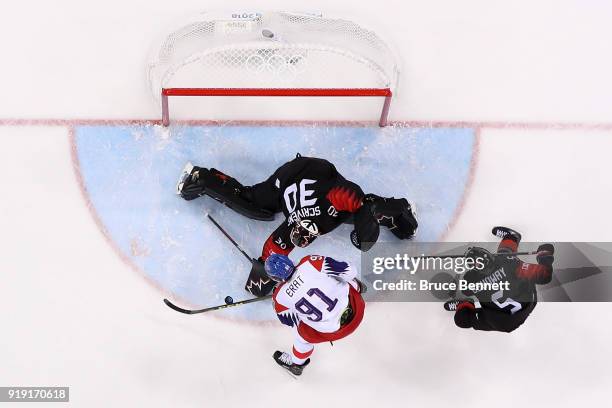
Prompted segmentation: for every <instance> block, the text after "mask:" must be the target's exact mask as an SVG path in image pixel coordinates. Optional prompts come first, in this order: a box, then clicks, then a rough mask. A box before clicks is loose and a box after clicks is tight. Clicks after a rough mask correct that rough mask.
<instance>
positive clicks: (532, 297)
mask: <svg viewBox="0 0 612 408" xmlns="http://www.w3.org/2000/svg"><path fill="white" fill-rule="evenodd" d="M492 232H493V234H495V235H496V236H498V237H500V238H502V241H501V242H500V244H499V247H498V254H491V253H490V252H489V251H487V250H486V249H483V248H470V249H469V250H468V251H467V253H466V258H473V259H477V258H481V259H482V260H484V261H483V262H482V264H483V265H484V266H483V267H482V268H481V269H476V268H475V269H472V270H470V271H468V272H466V273H465V275H464V276H463V277H462V279H464V280H465V281H467V282H468V283H478V282H487V283H495V282H508V286H509V289H508V290H497V291H494V290H490V291H489V290H482V291H478V292H475V291H463V295H464V296H465V298H463V299H455V300H451V301H448V302H446V303H445V304H444V308H445V309H446V310H449V311H454V312H455V324H456V325H457V326H458V327H461V328H465V329H468V328H473V329H475V330H485V331H500V332H506V333H510V332H512V331H514V330H516V329H517V328H518V327H519V326H521V325H522V324H523V323H524V322H525V320H526V319H527V317H529V315H530V314H531V312H532V311H533V309H534V308H535V306H536V304H537V300H538V298H537V291H536V285H543V284H547V283H549V282H550V281H551V279H552V273H553V267H552V264H553V261H554V257H553V255H554V252H555V248H554V247H553V245H552V244H543V245H540V246H539V248H538V254H537V262H538V263H537V264H531V263H526V262H523V261H521V260H520V259H518V258H517V257H516V256H512V255H500V254H499V253H508V254H510V253H513V252H517V249H518V245H519V242H520V240H521V234H519V233H518V232H516V231H514V230H512V229H510V228H507V227H495V228H493V231H492Z"/></svg>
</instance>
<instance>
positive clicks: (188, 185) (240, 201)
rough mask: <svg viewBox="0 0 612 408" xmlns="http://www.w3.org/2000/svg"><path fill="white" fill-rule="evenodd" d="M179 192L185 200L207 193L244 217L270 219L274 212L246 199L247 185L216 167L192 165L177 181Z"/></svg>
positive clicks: (272, 217)
mask: <svg viewBox="0 0 612 408" xmlns="http://www.w3.org/2000/svg"><path fill="white" fill-rule="evenodd" d="M179 186H180V188H179V194H180V196H181V197H183V198H184V199H185V200H193V199H194V198H197V197H201V196H203V195H207V196H209V197H212V198H214V199H215V200H217V201H219V202H221V203H223V204H225V205H226V206H228V207H229V208H231V209H232V210H234V211H236V212H237V213H239V214H241V215H244V216H245V217H248V218H252V219H255V220H261V221H271V220H273V219H274V214H273V213H272V212H270V211H267V210H265V209H262V208H260V207H259V206H257V205H255V204H253V203H252V202H251V201H249V200H248V187H244V186H243V185H242V184H240V183H239V182H238V181H237V180H236V179H235V178H233V177H230V176H228V175H226V174H224V173H222V172H220V171H219V170H217V169H214V168H211V169H210V170H209V169H206V168H203V167H197V166H194V167H193V168H192V170H191V172H190V174H189V175H187V176H185V177H183V179H182V181H181V183H179Z"/></svg>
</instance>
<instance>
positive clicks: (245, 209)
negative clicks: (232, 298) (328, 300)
mask: <svg viewBox="0 0 612 408" xmlns="http://www.w3.org/2000/svg"><path fill="white" fill-rule="evenodd" d="M177 194H179V195H180V196H181V197H182V198H184V199H185V200H193V199H195V198H197V197H201V196H203V195H208V196H210V197H212V198H214V199H216V200H218V201H220V202H222V203H224V204H225V205H227V206H228V207H230V208H232V209H233V210H234V211H236V212H238V213H240V214H242V215H244V216H246V217H249V218H252V219H256V220H264V221H270V220H273V219H274V214H275V213H279V212H282V213H283V214H284V216H285V217H286V219H285V221H283V222H282V223H281V225H279V226H278V228H277V229H276V230H275V231H274V232H273V233H272V234H271V235H270V237H268V239H267V240H266V241H265V243H264V245H263V249H262V253H261V257H259V259H256V260H255V259H254V260H253V268H252V269H251V273H250V275H249V278H248V280H247V284H246V287H245V289H246V290H247V291H249V292H251V293H252V294H254V295H256V296H264V295H266V294H268V293H269V292H270V291H271V290H272V288H273V287H274V282H273V281H271V280H270V279H268V277H267V275H266V273H265V271H264V268H263V262H264V261H265V260H266V258H267V257H268V256H270V254H272V253H277V254H282V255H287V254H289V253H290V252H291V250H293V249H294V248H295V247H296V246H298V247H306V246H308V245H309V244H310V243H311V242H312V241H314V240H315V239H316V238H317V237H318V236H320V235H324V234H327V233H328V232H331V231H333V230H334V229H335V228H336V227H338V226H339V225H340V224H342V223H344V222H352V223H353V224H354V226H355V228H354V230H353V231H352V232H351V236H350V239H351V242H352V243H353V245H355V246H356V247H357V248H359V249H361V250H362V251H367V250H369V249H370V248H371V247H372V245H373V244H374V243H375V242H376V240H377V239H378V235H379V228H380V225H383V226H385V227H387V228H389V229H390V231H391V232H392V233H393V234H394V235H395V236H397V237H398V238H400V239H409V238H412V236H413V235H414V234H415V232H416V229H417V226H418V223H417V220H416V215H415V212H414V207H413V205H411V204H410V203H409V202H408V201H407V200H406V199H405V198H400V199H396V198H384V197H380V196H377V195H374V194H364V192H363V191H362V190H361V188H360V187H359V186H358V185H357V184H355V183H353V182H352V181H349V180H347V179H345V178H344V177H343V176H342V175H341V174H340V173H339V172H338V170H336V167H335V166H334V165H333V164H332V163H330V162H329V161H327V160H324V159H319V158H314V157H302V156H300V155H299V154H298V155H297V156H296V157H295V159H293V160H291V161H289V162H287V163H285V164H283V165H282V166H281V167H279V168H278V169H276V171H275V172H274V173H273V174H272V175H271V176H270V177H269V178H268V179H267V180H265V181H263V182H261V183H258V184H255V185H252V186H244V185H242V184H241V183H239V182H238V181H237V180H236V179H234V178H232V177H230V176H228V175H226V174H224V173H222V172H220V171H219V170H216V169H214V168H211V169H207V168H203V167H197V166H193V165H191V163H188V164H187V166H186V167H185V169H184V170H183V174H182V176H181V178H180V180H179V183H178V185H177Z"/></svg>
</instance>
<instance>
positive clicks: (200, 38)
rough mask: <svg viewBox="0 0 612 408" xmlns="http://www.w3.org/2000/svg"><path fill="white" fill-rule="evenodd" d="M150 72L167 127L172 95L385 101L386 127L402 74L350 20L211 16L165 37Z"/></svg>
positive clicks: (383, 123)
mask: <svg viewBox="0 0 612 408" xmlns="http://www.w3.org/2000/svg"><path fill="white" fill-rule="evenodd" d="M147 74H148V79H149V83H150V86H151V90H152V93H153V95H154V96H155V97H156V99H158V102H159V103H160V104H161V110H162V123H163V125H164V126H168V125H169V123H170V108H169V97H170V96H201V97H211V96H234V97H255V96H264V97H380V98H384V102H383V103H382V109H381V114H380V118H379V121H378V122H379V125H380V126H386V125H387V122H388V115H389V107H390V104H391V97H392V96H393V93H394V89H395V87H396V85H397V81H398V78H399V69H398V64H397V61H396V58H395V55H394V54H393V53H392V52H391V50H390V49H389V47H388V46H387V45H386V44H385V43H384V42H383V41H382V40H381V39H380V38H379V37H378V35H377V34H376V33H374V32H373V31H370V30H367V29H365V28H363V27H361V26H359V25H357V24H356V23H353V22H351V21H348V20H344V19H333V18H323V17H322V16H320V15H312V14H298V13H287V12H268V13H233V14H232V13H230V14H222V15H218V14H216V15H211V14H210V13H209V14H204V15H202V16H198V17H197V18H195V19H193V20H192V21H191V22H190V23H188V24H186V25H184V26H182V27H180V28H179V29H177V30H174V31H173V32H172V33H171V34H169V35H168V36H166V37H165V38H164V39H163V41H162V43H161V46H160V47H159V48H158V49H157V51H156V52H155V53H154V54H153V56H152V58H151V59H150V62H149V64H148V67H147Z"/></svg>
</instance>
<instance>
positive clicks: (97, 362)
mask: <svg viewBox="0 0 612 408" xmlns="http://www.w3.org/2000/svg"><path fill="white" fill-rule="evenodd" d="M224 4H226V3H225V2H208V3H207V4H205V5H204V4H202V2H196V1H183V2H181V5H180V6H179V5H177V4H176V3H170V2H161V1H157V2H148V1H121V2H119V1H115V0H113V1H106V2H99V3H96V4H91V3H86V2H79V1H69V0H60V1H56V2H41V1H22V2H19V3H17V2H15V3H12V4H10V5H8V4H4V5H3V17H4V19H3V23H2V25H0V35H1V36H2V38H4V42H3V55H4V56H5V57H4V58H3V63H2V64H0V81H1V82H0V84H1V85H2V90H3V98H2V100H1V101H0V109H1V112H2V113H1V114H0V116H1V117H3V118H14V117H19V118H41V117H56V118H71V117H80V118H119V117H121V118H132V117H153V118H154V117H157V110H156V109H155V107H154V106H153V105H152V104H151V103H150V102H149V99H148V96H147V93H146V85H145V83H144V81H143V76H142V66H143V63H144V56H145V55H146V51H147V47H148V45H149V41H150V38H152V37H153V36H154V35H155V34H156V30H157V27H158V26H159V24H162V25H163V23H164V21H166V19H167V18H168V17H170V16H171V15H173V14H175V13H178V14H184V12H185V11H190V10H199V9H200V8H202V7H205V6H206V7H208V8H219V7H222V6H223V5H224ZM234 5H235V7H236V8H241V7H242V6H245V5H246V6H247V7H248V6H249V5H250V2H245V1H236V2H232V6H234ZM226 7H227V6H226ZM286 7H287V4H286V2H280V1H269V2H267V3H266V8H271V9H273V8H286ZM292 8H295V9H298V8H303V9H304V8H306V9H309V10H312V9H319V10H330V11H333V12H336V13H339V14H342V12H343V11H346V10H350V13H349V14H351V15H357V17H359V18H360V21H365V22H370V21H372V22H373V24H370V25H371V26H373V27H374V28H376V29H379V30H380V31H381V32H382V33H383V34H384V35H385V37H386V38H389V40H390V42H392V44H393V45H394V46H395V47H396V49H398V51H399V52H400V54H401V55H402V56H403V59H404V64H405V66H404V71H403V72H404V75H403V78H404V81H403V84H404V88H402V92H401V96H400V98H401V99H400V101H399V102H398V103H396V104H395V105H394V111H393V116H394V119H396V120H399V119H419V120H420V119H436V120H449V119H461V120H500V121H505V120H520V121H523V120H524V121H555V122H565V121H568V122H582V121H584V122H609V121H610V118H612V103H610V102H611V99H610V98H611V95H612V92H611V91H612V89H611V88H612V82H611V81H610V79H609V72H611V68H612V58H611V57H610V53H609V38H610V36H611V35H612V29H611V28H610V25H609V21H610V17H611V16H612V13H611V11H612V8H611V7H610V5H609V4H608V3H606V2H603V1H592V2H582V1H541V2H537V3H534V2H528V1H514V2H510V3H509V2H492V1H470V2H453V1H432V2H427V4H425V2H400V1H379V2H375V3H370V4H364V3H359V4H357V3H355V2H348V1H337V2H335V3H334V4H333V5H327V4H326V3H325V2H322V1H311V2H301V1H300V2H294V3H292ZM611 136H612V134H611V132H588V131H567V130H555V131H552V130H549V131H537V132H536V131H530V130H525V129H515V130H486V129H485V130H483V132H482V138H481V149H480V155H479V162H478V166H477V168H476V177H475V181H474V185H473V189H472V191H471V194H470V196H469V200H468V202H467V204H466V206H465V209H464V212H463V215H462V217H461V218H460V220H459V222H458V224H457V225H456V227H455V229H454V230H453V232H452V233H451V236H450V237H449V239H455V240H458V239H470V240H479V239H488V238H489V235H488V229H489V228H490V226H491V225H492V224H494V223H509V224H512V225H515V226H516V227H517V228H519V229H520V230H521V232H523V233H524V237H525V239H526V240H540V239H554V240H564V239H567V240H605V241H610V231H611V230H612V228H611V227H612V221H610V217H609V216H608V211H609V210H608V207H609V206H608V205H607V203H608V202H609V199H610V195H611V193H610V191H611V187H612V184H611V182H610V179H609V178H608V177H606V176H607V175H609V174H610V173H611V170H612V163H611V162H610V160H608V155H609V152H610V151H612V138H611ZM0 140H2V145H3V149H2V153H1V156H0V185H2V186H3V192H2V199H1V200H0V229H1V231H2V238H1V241H0V243H1V246H0V278H1V282H2V283H1V289H0V322H1V323H2V332H1V333H0V350H1V351H0V361H1V362H2V369H1V370H0V385H43V384H44V385H70V386H71V387H72V389H71V400H72V402H71V404H72V405H73V406H78V407H107V406H109V405H114V406H140V407H152V406H159V407H168V406H177V407H191V406H193V407H196V406H197V407H202V406H220V405H222V404H223V406H247V405H248V406H266V407H269V406H279V405H281V404H282V405H284V406H312V405H315V404H320V403H322V402H325V403H327V404H337V405H340V404H346V403H347V401H349V400H352V401H355V402H354V404H355V405H357V406H373V405H375V404H376V405H377V406H389V405H391V404H395V405H401V406H407V405H411V406H440V407H448V406H457V405H460V406H468V405H469V406H507V407H510V406H536V405H537V406H555V407H561V406H568V407H569V406H576V405H578V404H580V405H583V406H605V405H607V402H608V399H609V397H608V395H607V389H608V388H609V385H610V383H611V380H612V378H611V375H610V370H609V367H610V364H611V363H612V359H611V357H610V353H609V351H608V348H609V344H610V341H611V340H612V332H611V330H610V328H609V324H608V323H607V322H608V320H609V315H610V312H611V311H612V310H611V307H610V305H608V304H604V305H601V304H575V303H574V304H540V305H538V307H537V309H536V310H535V312H534V313H533V314H532V316H531V317H530V319H529V320H528V322H527V323H526V324H525V325H524V326H523V327H522V328H521V329H520V330H518V331H517V332H516V333H514V334H512V335H510V336H508V335H504V334H495V333H488V334H487V333H477V332H473V331H461V330H459V329H457V328H455V327H453V326H452V324H451V322H450V321H449V319H448V315H445V314H443V313H441V311H440V306H439V305H437V304H395V303H394V304H387V305H376V307H372V308H370V309H369V310H368V314H367V318H366V320H365V321H364V323H363V327H361V328H360V330H359V331H357V332H356V333H355V335H354V336H353V337H351V338H350V339H347V340H346V341H343V342H338V343H336V345H335V346H334V347H333V349H332V348H330V347H329V346H327V345H322V346H320V347H317V350H316V354H315V355H314V358H315V360H313V363H312V364H311V366H310V367H309V368H308V372H307V374H305V375H304V377H303V378H301V379H300V380H299V381H294V380H292V379H291V378H289V377H288V376H287V375H285V374H284V373H282V372H281V371H279V369H278V368H276V367H275V366H274V365H273V363H272V361H271V359H270V355H271V353H272V351H273V350H275V349H276V348H279V347H287V345H288V341H289V337H290V334H289V332H288V331H287V330H284V329H283V328H282V327H280V326H277V325H274V326H255V325H243V324H235V323H232V322H228V321H224V320H221V319H217V318H210V317H205V316H200V317H193V316H192V317H189V316H180V315H177V314H176V313H171V312H170V311H169V310H167V308H165V307H164V306H163V304H161V303H160V293H159V291H157V289H155V288H151V287H148V286H146V284H145V281H144V280H143V279H142V277H141V276H139V275H137V274H135V273H134V272H133V271H132V270H130V269H129V268H128V267H126V266H125V265H124V264H123V263H122V262H121V260H120V259H119V258H118V257H117V256H116V254H115V253H114V252H113V251H112V249H111V248H110V247H109V246H108V245H107V243H106V242H105V240H104V238H103V236H102V235H101V234H100V233H99V231H98V229H97V228H96V225H95V224H94V223H93V222H92V218H91V216H90V214H89V213H88V210H87V208H86V206H85V205H84V201H83V198H82V196H81V193H80V191H79V189H78V185H77V183H76V180H75V177H74V173H73V171H72V168H71V161H70V147H69V143H68V136H67V133H66V130H65V129H64V128H62V127H42V126H40V127H11V126H2V127H0ZM508 163H510V165H511V166H510V168H511V169H512V171H508V169H507V167H505V166H506V165H507V164H508ZM519 165H520V167H519ZM493 188H495V191H499V194H498V198H497V199H495V200H491V198H490V196H489V194H487V193H488V192H490V191H492V189H493ZM509 384H511V385H509Z"/></svg>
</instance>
